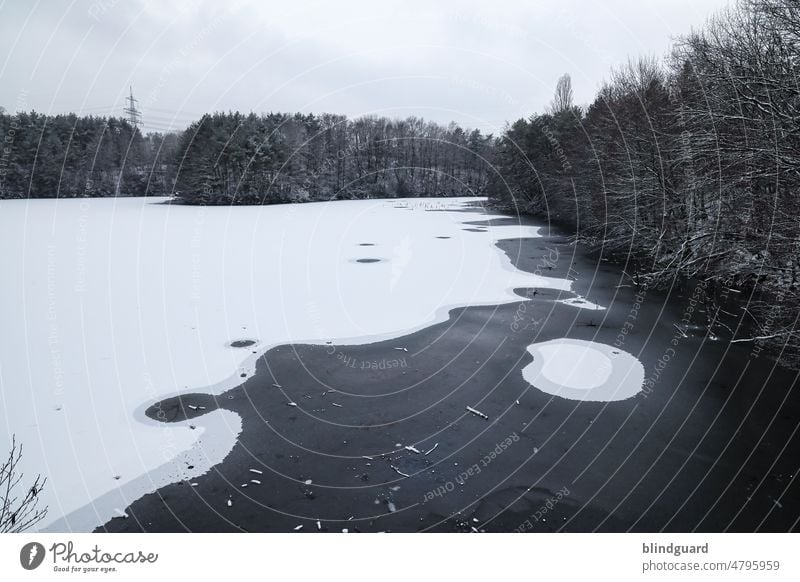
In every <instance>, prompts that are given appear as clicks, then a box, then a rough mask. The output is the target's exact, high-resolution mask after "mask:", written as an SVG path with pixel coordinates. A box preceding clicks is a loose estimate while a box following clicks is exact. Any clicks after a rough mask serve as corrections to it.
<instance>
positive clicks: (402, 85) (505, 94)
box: [0, 0, 728, 131]
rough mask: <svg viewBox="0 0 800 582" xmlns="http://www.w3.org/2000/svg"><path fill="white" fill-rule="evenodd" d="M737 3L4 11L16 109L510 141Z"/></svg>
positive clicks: (109, 0) (107, 1) (26, 4)
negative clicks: (323, 123) (505, 136)
mask: <svg viewBox="0 0 800 582" xmlns="http://www.w3.org/2000/svg"><path fill="white" fill-rule="evenodd" d="M727 4H728V0H638V1H637V0H582V1H581V0H560V1H555V0H547V1H545V0H536V1H528V2H523V1H508V2H489V1H482V2H477V1H471V0H459V1H457V2H456V1H453V2H450V1H448V2H436V3H434V2H431V1H425V2H421V1H408V0H406V1H402V2H401V1H387V2H378V1H376V0H371V1H361V0H340V1H339V2H320V1H307V2H303V1H298V0H295V1H292V2H288V1H287V2H274V1H260V2H258V1H255V0H254V1H237V0H233V1H231V2H227V3H226V2H221V1H217V2H212V1H210V0H208V1H202V0H201V1H188V0H187V1H165V0H161V1H145V0H94V1H84V0H72V1H71V2H69V1H57V0H39V1H35V0H33V1H25V0H0V105H1V106H3V107H5V108H6V109H7V110H9V111H14V110H18V109H25V110H30V109H36V110H37V111H40V112H44V113H51V112H52V113H57V112H66V111H75V112H83V113H92V114H100V115H120V114H121V113H122V108H123V107H124V105H125V103H124V99H125V97H126V96H127V95H128V91H129V89H128V87H129V86H130V85H132V86H133V91H134V94H135V96H136V97H137V98H138V99H139V106H140V109H141V110H142V113H143V117H144V122H145V129H165V128H169V127H183V126H185V125H186V124H187V123H188V122H189V121H190V120H192V119H195V118H197V117H199V115H200V114H202V113H203V112H207V111H213V110H228V109H231V110H237V109H238V110H241V111H257V112H263V111H303V112H323V111H326V112H333V113H343V114H346V115H349V116H358V115H362V114H378V115H387V116H390V117H405V116H408V115H416V116H419V117H424V118H426V119H433V120H436V121H440V122H447V121H451V120H452V121H456V122H458V123H460V124H462V125H465V126H469V127H478V128H481V129H488V130H493V131H497V130H498V129H499V128H502V126H503V123H504V122H505V121H507V120H514V119H517V118H519V117H523V116H528V115H530V114H531V113H533V112H535V111H541V110H542V109H543V107H544V106H545V105H546V104H547V102H548V101H549V100H550V98H551V95H552V92H553V88H554V86H555V83H556V80H557V78H558V77H559V76H560V75H561V74H563V73H565V72H568V73H570V74H571V75H572V78H573V86H574V89H575V96H576V101H577V102H578V103H588V102H590V101H591V100H592V98H593V96H594V93H595V91H596V90H597V88H598V87H599V86H600V84H601V83H602V81H603V79H604V78H605V77H606V76H607V74H608V71H609V69H610V67H612V66H615V65H619V64H621V63H624V62H625V61H626V60H627V59H628V57H629V56H636V55H640V54H647V55H657V56H661V55H663V54H665V52H666V51H667V50H668V48H669V46H670V43H671V39H672V38H673V37H675V36H677V35H680V34H684V33H687V32H689V31H690V30H691V29H692V27H698V26H700V25H702V23H703V22H704V21H705V20H706V18H707V17H708V16H709V15H710V14H712V13H713V12H714V11H716V10H719V9H720V8H721V7H724V6H725V5H727Z"/></svg>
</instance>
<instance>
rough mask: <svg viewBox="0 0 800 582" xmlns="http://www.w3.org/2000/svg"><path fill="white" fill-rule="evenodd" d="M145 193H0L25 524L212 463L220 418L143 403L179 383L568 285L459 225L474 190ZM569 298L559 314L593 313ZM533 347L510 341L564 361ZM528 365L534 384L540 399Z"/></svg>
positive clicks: (223, 415)
mask: <svg viewBox="0 0 800 582" xmlns="http://www.w3.org/2000/svg"><path fill="white" fill-rule="evenodd" d="M163 202H164V199H153V198H148V199H141V198H120V199H84V200H31V201H23V200H19V201H16V200H15V201H9V200H4V201H0V243H2V247H0V248H2V249H3V250H2V251H0V270H1V271H2V273H3V281H2V283H1V284H0V321H2V328H0V396H1V397H2V400H1V401H0V403H1V404H2V417H3V418H2V426H1V427H0V451H2V450H6V449H7V448H8V445H9V444H10V440H11V435H12V433H14V434H16V436H17V439H18V441H20V442H22V443H23V445H24V454H25V456H24V462H23V465H24V470H25V473H26V475H27V476H28V477H32V476H33V475H34V474H35V473H37V472H38V473H42V474H43V475H44V476H46V477H48V484H47V487H46V489H45V491H44V493H43V498H44V501H45V503H47V504H48V505H49V508H50V513H49V515H48V518H47V520H46V521H45V522H44V523H43V524H41V525H42V526H43V527H45V528H46V527H48V526H50V527H51V528H53V529H56V530H67V529H68V530H91V529H92V528H94V527H96V526H97V525H100V524H102V523H104V522H105V521H107V520H108V519H109V518H111V517H113V516H114V515H119V514H120V513H121V512H122V511H123V510H124V508H125V507H126V506H127V505H129V504H130V503H132V502H133V501H134V500H135V499H137V498H138V497H140V496H142V495H144V494H145V493H148V492H152V491H154V490H156V489H158V488H159V487H161V486H163V485H165V484H168V483H172V482H176V481H179V480H189V481H191V479H192V478H193V477H196V476H198V475H200V474H202V473H204V472H206V471H207V470H208V469H209V468H210V467H211V466H213V465H215V464H217V463H219V462H220V461H221V460H222V459H223V458H224V457H225V456H226V455H227V454H228V452H229V451H230V450H231V448H232V447H233V444H234V443H235V440H236V437H237V435H238V434H239V432H240V430H241V423H240V419H239V417H238V416H237V415H236V414H234V413H232V412H230V411H225V410H216V411H214V412H211V413H209V414H206V415H204V416H202V417H200V418H198V419H196V420H195V421H193V422H191V423H190V422H180V423H173V424H170V425H169V426H168V427H167V426H166V425H163V424H160V423H156V422H154V421H151V420H149V419H148V418H147V417H145V416H144V414H143V411H144V409H145V408H147V407H148V406H150V405H152V404H153V403H154V402H157V401H159V400H161V399H163V398H164V397H166V396H169V395H173V394H176V393H180V392H188V391H198V390H200V391H203V392H207V393H212V394H220V393H222V392H224V391H226V390H228V389H230V388H232V387H234V386H236V385H238V384H240V383H241V382H243V381H244V379H245V378H247V377H249V376H250V375H252V374H253V371H254V369H255V359H256V358H258V357H259V356H260V355H261V354H263V353H264V352H265V351H266V350H268V349H270V348H271V347H274V346H277V345H281V344H287V343H300V342H302V343H318V344H324V343H325V342H335V343H337V344H365V343H370V342H374V341H377V340H384V339H389V338H393V337H398V336H401V335H404V334H407V333H409V332H412V331H415V330H419V329H422V328H424V327H426V326H430V325H432V324H434V323H437V322H441V321H445V320H446V319H447V315H448V312H449V310H450V309H451V308H454V307H460V306H474V305H496V304H504V303H509V302H516V301H520V297H519V295H516V294H515V293H514V292H513V290H514V289H515V288H540V289H554V290H560V291H564V292H565V294H564V297H566V298H570V297H573V296H572V295H571V294H570V289H571V286H572V282H571V281H569V280H566V279H559V278H550V277H546V276H542V275H540V274H532V273H526V272H523V271H520V270H518V269H516V268H515V267H514V266H513V265H512V263H511V262H510V260H509V259H508V257H507V256H506V255H505V254H504V253H503V252H501V251H500V250H499V249H498V248H497V246H496V245H495V242H496V241H498V240H501V239H510V238H519V237H537V236H539V228H538V227H533V226H523V225H502V226H497V225H489V224H487V225H486V226H481V227H477V228H476V227H475V226H474V225H468V224H466V223H470V222H472V223H474V222H475V221H479V220H481V219H482V218H484V216H483V213H482V210H481V209H480V208H479V207H476V206H475V202H476V199H474V198H457V199H404V200H360V201H336V202H326V203H314V204H302V205H279V206H261V207H192V206H177V205H169V204H164V203H163ZM574 299H575V301H573V302H571V303H570V304H571V305H573V306H574V307H575V309H576V311H577V310H581V309H591V310H596V309H601V308H602V306H597V305H594V304H593V303H591V302H588V301H585V300H583V298H578V297H574ZM562 300H563V297H562ZM246 340H251V341H252V342H255V343H252V344H251V343H250V342H248V341H246ZM232 342H242V343H236V344H234V346H239V347H233V346H231V343H232ZM553 350H554V347H553V346H548V347H547V348H546V349H544V350H539V351H538V352H537V351H536V349H535V348H532V349H531V350H530V352H531V354H533V355H535V354H536V353H541V354H542V355H543V356H544V355H547V354H552V356H553V357H554V358H555V359H556V360H557V361H561V360H563V359H564V358H566V359H569V357H570V356H569V355H568V354H565V353H560V354H559V353H558V351H557V350H556V351H555V352H554V351H553ZM631 358H632V356H631ZM590 359H591V358H590ZM634 360H635V359H634ZM542 365H544V366H545V372H547V374H546V384H547V385H546V386H544V387H543V388H542V389H543V390H545V391H547V392H549V393H554V394H558V393H559V391H558V389H557V388H554V387H553V382H554V381H558V378H557V377H558V376H559V374H557V373H556V372H554V370H553V365H550V366H547V365H546V364H542ZM603 365H611V364H608V362H607V361H606V360H603ZM626 365H630V363H628V364H626ZM537 366H538V364H537ZM556 366H557V364H556ZM538 369H540V370H541V366H538ZM604 373H607V375H608V376H609V377H611V376H614V374H616V373H615V372H613V370H611V369H609V370H607V371H604ZM622 375H623V376H625V374H624V373H623V374H622ZM529 376H531V375H530V369H529V370H528V371H527V372H526V374H525V378H526V380H528V381H529V382H531V383H533V384H535V382H536V377H535V375H534V376H532V377H529ZM562 376H563V375H562ZM576 377H577V376H576ZM564 382H567V383H568V382H569V378H567V379H566V380H564ZM639 382H641V381H640V380H639ZM639 387H640V386H635V387H633V388H632V389H631V390H629V391H622V392H617V391H616V389H615V390H613V391H610V392H609V394H610V397H609V398H608V399H610V400H613V399H618V398H620V397H627V396H630V395H632V394H635V393H636V392H637V391H638V388H639ZM596 388H597V387H595V386H590V387H589V389H592V390H593V393H594V394H602V393H604V392H603V390H599V391H598V390H597V389H596ZM587 390H588V389H587V388H586V387H585V386H580V385H578V386H567V387H566V390H565V391H564V392H563V394H562V395H564V396H565V397H569V394H570V393H571V391H572V392H575V391H577V392H575V393H576V394H586V393H588V392H587ZM589 391H591V390H589ZM611 392H613V394H612V393H611ZM620 394H623V396H620ZM597 399H602V398H600V397H598V398H597Z"/></svg>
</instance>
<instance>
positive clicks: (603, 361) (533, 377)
mask: <svg viewBox="0 0 800 582" xmlns="http://www.w3.org/2000/svg"><path fill="white" fill-rule="evenodd" d="M528 352H529V353H530V354H531V355H532V356H533V362H531V363H530V364H528V365H527V366H525V367H524V368H523V369H522V377H523V378H525V381H527V382H528V383H529V384H531V385H532V386H534V387H535V388H538V389H539V390H541V391H542V392H545V393H547V394H552V395H553V396H560V397H562V398H568V399H570V400H585V401H594V402H612V401H616V400H625V399H627V398H631V397H633V396H636V394H638V393H639V392H640V391H641V390H642V385H643V383H644V366H642V364H641V362H639V360H638V359H636V357H634V356H633V355H631V354H629V353H628V352H625V351H622V350H620V349H617V348H615V347H613V346H609V345H606V344H601V343H597V342H591V341H585V340H578V339H568V338H562V339H556V340H550V341H546V342H539V343H535V344H532V345H530V346H528Z"/></svg>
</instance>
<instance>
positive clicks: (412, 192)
mask: <svg viewBox="0 0 800 582" xmlns="http://www.w3.org/2000/svg"><path fill="white" fill-rule="evenodd" d="M0 131H2V133H3V135H5V136H6V144H5V150H4V153H3V156H2V159H1V160H0V197H2V198H52V197H76V196H147V195H174V196H175V197H176V201H182V202H186V203H203V204H269V203H276V202H302V201H308V200H328V199H337V198H339V199H342V198H344V199H347V198H366V197H400V196H464V195H479V194H483V193H484V191H485V189H486V185H487V182H488V173H489V167H490V158H491V152H492V149H493V144H494V141H495V140H494V138H493V137H492V136H491V135H482V134H481V133H480V132H479V131H477V130H475V131H469V132H468V131H465V130H463V129H462V128H460V127H458V126H457V125H455V124H450V125H449V126H447V127H443V126H441V125H437V124H435V123H431V122H426V121H424V120H422V119H418V118H409V119H405V120H390V119H386V118H378V117H362V118H359V119H355V120H349V119H347V118H346V117H343V116H338V115H321V116H314V115H301V114H296V115H288V114H281V113H271V114H267V115H256V114H253V113H251V114H249V115H243V114H241V113H217V114H214V115H205V116H203V117H202V118H201V119H200V120H198V121H197V122H195V123H193V124H192V125H190V126H189V128H187V129H186V130H185V131H183V132H182V133H180V134H176V133H168V134H160V133H151V134H147V135H142V133H141V132H140V131H139V129H138V128H136V127H134V126H133V125H131V124H129V123H128V121H126V120H123V119H115V118H110V119H107V118H101V117H77V116H75V115H56V116H46V115H40V114H37V113H35V112H34V113H17V114H13V115H11V114H7V113H3V112H0Z"/></svg>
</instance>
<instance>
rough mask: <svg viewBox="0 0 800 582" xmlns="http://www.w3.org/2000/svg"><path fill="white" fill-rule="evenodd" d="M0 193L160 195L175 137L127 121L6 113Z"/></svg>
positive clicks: (167, 181)
mask: <svg viewBox="0 0 800 582" xmlns="http://www.w3.org/2000/svg"><path fill="white" fill-rule="evenodd" d="M0 131H2V135H3V136H4V143H3V151H2V155H0V198H55V197H63V198H73V197H77V196H119V195H123V196H146V195H163V194H168V193H169V192H170V191H171V190H172V183H173V181H174V158H175V152H176V146H177V140H178V136H177V135H175V134H160V133H150V134H147V135H142V133H141V132H140V131H139V130H138V129H135V128H134V127H133V126H132V125H130V124H129V123H128V122H127V121H125V120H121V119H115V118H103V117H78V116H76V115H73V114H70V115H52V116H48V115H42V114H39V113H36V112H31V113H14V114H8V113H6V112H4V111H2V109H0Z"/></svg>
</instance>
